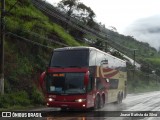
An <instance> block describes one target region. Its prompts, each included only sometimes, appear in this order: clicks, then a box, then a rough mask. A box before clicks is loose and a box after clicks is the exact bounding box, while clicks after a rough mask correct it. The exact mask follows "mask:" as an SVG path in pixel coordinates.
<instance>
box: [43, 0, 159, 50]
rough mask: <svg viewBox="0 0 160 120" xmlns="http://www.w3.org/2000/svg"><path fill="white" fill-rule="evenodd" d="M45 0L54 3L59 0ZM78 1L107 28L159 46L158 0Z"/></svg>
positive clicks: (156, 46)
mask: <svg viewBox="0 0 160 120" xmlns="http://www.w3.org/2000/svg"><path fill="white" fill-rule="evenodd" d="M46 1H48V2H50V3H51V4H55V3H57V2H59V1H60V0H46ZM80 2H83V3H84V4H85V5H87V6H89V7H90V8H91V9H92V10H93V11H94V12H95V14H96V20H97V21H98V22H101V23H102V24H105V26H106V27H107V28H108V27H109V26H114V27H115V28H116V29H117V31H118V32H119V33H121V34H125V35H131V36H134V37H135V38H137V39H138V40H139V41H144V42H148V43H150V44H151V46H153V47H155V48H157V49H158V48H159V46H160V0H80ZM144 23H145V24H144ZM151 29H152V30H151ZM154 29H155V30H154ZM137 31H138V32H137ZM146 35H147V36H148V37H147V36H146ZM154 35H155V36H154ZM152 37H154V39H152Z"/></svg>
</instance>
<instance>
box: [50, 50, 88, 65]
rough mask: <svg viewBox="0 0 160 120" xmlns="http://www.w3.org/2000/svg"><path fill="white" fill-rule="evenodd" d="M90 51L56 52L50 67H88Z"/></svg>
mask: <svg viewBox="0 0 160 120" xmlns="http://www.w3.org/2000/svg"><path fill="white" fill-rule="evenodd" d="M88 56H89V52H88V50H64V51H54V53H53V55H52V58H51V62H50V67H87V66H88V61H89V60H88V59H89V57H88Z"/></svg>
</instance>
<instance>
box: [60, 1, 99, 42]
mask: <svg viewBox="0 0 160 120" xmlns="http://www.w3.org/2000/svg"><path fill="white" fill-rule="evenodd" d="M58 8H59V10H60V11H62V12H64V13H66V14H67V15H68V16H69V17H72V18H75V19H76V20H77V23H78V22H81V23H83V25H88V26H90V27H91V28H93V27H94V26H96V23H95V22H94V17H95V13H94V12H93V10H92V9H91V8H90V7H87V6H86V5H84V4H83V3H81V2H79V0H62V1H60V2H59V3H58ZM69 20H70V18H69V19H68V21H69ZM81 23H80V24H81ZM65 28H66V29H67V30H68V31H69V33H70V34H71V35H72V36H74V37H75V38H78V39H82V38H83V36H84V33H83V32H82V31H79V30H77V29H75V28H71V27H68V24H65Z"/></svg>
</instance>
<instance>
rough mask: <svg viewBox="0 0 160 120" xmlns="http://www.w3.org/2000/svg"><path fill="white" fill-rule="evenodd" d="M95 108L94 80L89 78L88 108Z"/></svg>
mask: <svg viewBox="0 0 160 120" xmlns="http://www.w3.org/2000/svg"><path fill="white" fill-rule="evenodd" d="M93 106H94V78H93V77H91V76H90V77H89V81H88V85H87V107H93Z"/></svg>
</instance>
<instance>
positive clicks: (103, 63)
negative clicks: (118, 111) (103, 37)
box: [40, 47, 127, 109]
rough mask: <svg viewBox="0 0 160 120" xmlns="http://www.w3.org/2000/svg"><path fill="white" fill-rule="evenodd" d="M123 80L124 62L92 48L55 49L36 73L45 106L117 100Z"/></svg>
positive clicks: (78, 106) (75, 106) (87, 105)
mask: <svg viewBox="0 0 160 120" xmlns="http://www.w3.org/2000/svg"><path fill="white" fill-rule="evenodd" d="M126 82H127V70H126V62H125V61H123V60H121V59H119V58H116V57H114V56H112V55H110V54H108V53H105V52H103V51H100V50H98V49H96V48H93V47H64V48H58V49H55V50H54V51H53V54H52V57H51V60H50V63H49V66H48V68H47V70H46V71H45V72H43V73H42V75H41V76H40V85H41V86H42V88H43V90H44V93H45V97H46V103H47V106H49V107H59V108H62V109H66V108H71V109H87V108H94V109H98V108H101V107H103V106H104V105H105V104H106V103H111V102H118V103H120V102H122V99H123V98H125V97H126V87H127V84H126Z"/></svg>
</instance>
